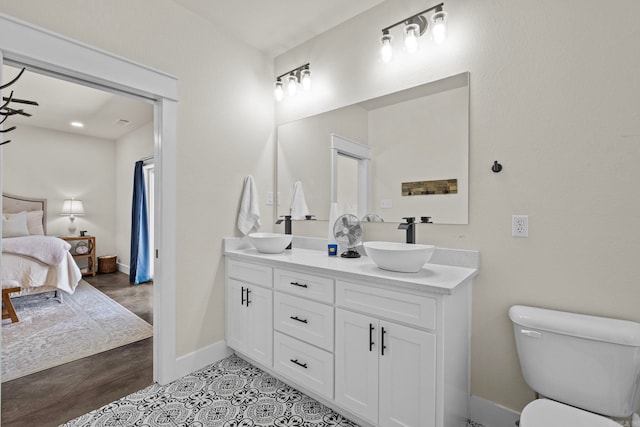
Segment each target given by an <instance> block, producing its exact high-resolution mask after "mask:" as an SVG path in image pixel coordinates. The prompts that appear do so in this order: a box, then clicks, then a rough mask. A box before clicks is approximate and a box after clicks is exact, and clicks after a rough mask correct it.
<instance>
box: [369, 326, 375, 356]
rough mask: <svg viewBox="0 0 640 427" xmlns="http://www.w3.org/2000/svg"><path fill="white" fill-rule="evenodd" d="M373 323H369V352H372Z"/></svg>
mask: <svg viewBox="0 0 640 427" xmlns="http://www.w3.org/2000/svg"><path fill="white" fill-rule="evenodd" d="M373 330H374V327H373V323H369V351H373Z"/></svg>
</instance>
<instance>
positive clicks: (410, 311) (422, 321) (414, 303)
mask: <svg viewBox="0 0 640 427" xmlns="http://www.w3.org/2000/svg"><path fill="white" fill-rule="evenodd" d="M336 305H337V306H338V307H343V308H350V309H354V310H358V311H361V312H363V313H368V314H372V315H374V316H378V317H384V318H386V319H389V320H397V321H399V322H404V323H407V324H409V325H415V326H419V327H422V328H426V329H435V328H436V300H435V298H429V297H424V296H419V295H411V294H405V293H402V292H395V291H390V290H387V289H379V288H374V287H371V286H365V285H359V284H356V283H349V282H341V281H338V282H337V283H336Z"/></svg>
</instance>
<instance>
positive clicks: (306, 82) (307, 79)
mask: <svg viewBox="0 0 640 427" xmlns="http://www.w3.org/2000/svg"><path fill="white" fill-rule="evenodd" d="M300 80H301V83H302V89H304V90H305V91H308V90H309V89H311V70H310V69H308V68H305V69H304V70H302V72H301V73H300Z"/></svg>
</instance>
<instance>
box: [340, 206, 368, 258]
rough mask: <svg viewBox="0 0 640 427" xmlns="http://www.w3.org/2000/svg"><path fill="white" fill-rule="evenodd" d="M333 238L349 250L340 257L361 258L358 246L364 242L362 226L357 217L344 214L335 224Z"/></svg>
mask: <svg viewBox="0 0 640 427" xmlns="http://www.w3.org/2000/svg"><path fill="white" fill-rule="evenodd" d="M333 236H334V237H335V239H336V242H338V243H339V244H340V245H342V246H346V248H347V250H346V251H345V252H343V253H342V254H341V255H340V256H341V257H343V258H360V254H359V253H358V251H357V250H356V246H358V245H359V244H360V242H362V225H361V224H360V220H359V219H358V217H357V216H355V215H351V214H344V215H341V216H339V217H338V219H336V222H335V223H334V224H333Z"/></svg>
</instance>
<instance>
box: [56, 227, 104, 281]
mask: <svg viewBox="0 0 640 427" xmlns="http://www.w3.org/2000/svg"><path fill="white" fill-rule="evenodd" d="M60 238H61V239H62V240H65V241H67V242H69V243H71V249H70V250H69V251H70V253H71V256H72V257H73V258H74V259H75V260H76V263H77V262H78V261H77V260H78V259H86V260H87V267H86V268H81V269H80V271H82V275H83V276H95V275H96V267H97V265H98V263H97V261H96V238H95V236H61V237H60ZM82 242H84V244H83V243H82ZM78 245H81V246H85V245H86V247H87V249H88V250H87V252H86V253H78V252H76V248H77V247H78Z"/></svg>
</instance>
